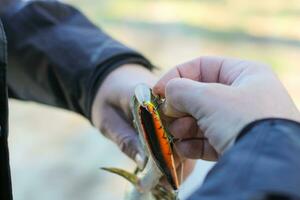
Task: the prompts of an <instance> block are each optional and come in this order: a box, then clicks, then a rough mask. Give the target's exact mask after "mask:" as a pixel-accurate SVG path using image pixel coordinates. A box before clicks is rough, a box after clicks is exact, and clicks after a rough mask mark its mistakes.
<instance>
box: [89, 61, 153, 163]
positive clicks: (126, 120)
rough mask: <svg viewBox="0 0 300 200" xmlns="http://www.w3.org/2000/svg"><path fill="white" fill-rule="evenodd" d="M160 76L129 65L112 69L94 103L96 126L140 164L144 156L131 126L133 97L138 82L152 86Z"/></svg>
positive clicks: (93, 112)
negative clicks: (131, 102)
mask: <svg viewBox="0 0 300 200" xmlns="http://www.w3.org/2000/svg"><path fill="white" fill-rule="evenodd" d="M156 80H157V78H156V77H155V76H154V75H153V73H151V72H150V71H149V70H148V69H146V68H144V67H142V66H138V65H134V64H127V65H124V66H121V67H119V68H117V69H115V70H114V71H112V72H111V73H110V74H109V75H108V76H107V77H106V78H105V80H104V82H103V83H102V84H101V87H100V88H99V90H98V93H97V95H96V97H95V99H94V103H93V106H92V121H93V124H94V125H95V127H96V128H98V129H99V130H100V131H101V133H102V134H103V135H104V136H106V137H107V138H108V139H110V140H112V141H113V142H115V143H116V144H117V145H118V146H119V148H120V149H121V150H122V151H123V152H124V153H125V154H126V155H127V156H129V157H130V158H131V159H133V160H134V161H135V162H137V163H143V162H144V161H143V160H144V158H143V157H144V155H143V151H142V149H141V147H140V146H139V142H138V137H137V132H136V130H135V129H134V127H132V113H131V110H130V100H131V97H132V96H133V94H134V90H135V87H136V85H138V84H140V83H145V84H147V85H149V86H153V85H154V83H155V82H156Z"/></svg>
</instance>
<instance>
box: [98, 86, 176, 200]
mask: <svg viewBox="0 0 300 200" xmlns="http://www.w3.org/2000/svg"><path fill="white" fill-rule="evenodd" d="M162 102H163V100H162V99H160V98H159V97H158V96H155V95H153V94H152V90H151V88H150V87H149V86H147V85H145V84H139V85H137V86H136V88H135V92H134V95H133V97H132V99H131V103H130V107H131V111H132V115H133V125H134V127H135V129H136V130H137V132H138V136H139V142H140V144H141V146H142V147H143V150H144V153H145V156H146V162H145V164H144V165H143V166H139V167H137V168H136V170H135V171H134V172H128V171H126V170H123V169H120V168H107V167H105V168H102V169H103V170H105V171H108V172H110V173H114V174H117V175H119V176H121V177H123V178H125V179H126V180H128V181H129V182H130V183H131V185H132V187H131V188H130V190H129V191H127V193H126V195H125V200H178V188H179V179H178V174H177V171H176V165H175V159H174V152H173V143H172V140H173V137H172V135H171V134H170V133H169V132H168V130H167V129H166V127H165V126H164V122H163V120H162V118H161V116H162V114H161V111H160V109H159V105H160V104H161V103H162ZM161 177H165V178H166V179H167V181H168V182H169V184H170V185H171V188H170V187H166V186H164V185H162V184H161V183H159V180H160V178H161Z"/></svg>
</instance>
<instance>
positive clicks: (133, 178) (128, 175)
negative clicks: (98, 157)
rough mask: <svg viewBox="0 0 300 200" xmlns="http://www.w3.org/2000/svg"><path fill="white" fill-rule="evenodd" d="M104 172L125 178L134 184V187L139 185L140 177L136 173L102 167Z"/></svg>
mask: <svg viewBox="0 0 300 200" xmlns="http://www.w3.org/2000/svg"><path fill="white" fill-rule="evenodd" d="M101 169H102V170H104V171H107V172H111V173H113V174H117V175H119V176H121V177H123V178H125V179H126V180H127V181H129V182H130V183H132V184H133V185H134V186H136V185H137V184H138V177H137V175H135V174H134V173H131V172H128V171H126V170H124V169H119V168H114V167H101Z"/></svg>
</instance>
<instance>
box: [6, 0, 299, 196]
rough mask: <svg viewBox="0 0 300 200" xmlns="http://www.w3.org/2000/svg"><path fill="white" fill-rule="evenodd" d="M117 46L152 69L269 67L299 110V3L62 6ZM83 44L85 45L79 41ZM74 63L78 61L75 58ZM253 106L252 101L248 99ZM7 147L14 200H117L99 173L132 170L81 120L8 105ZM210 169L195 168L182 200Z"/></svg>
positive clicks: (118, 187)
mask: <svg viewBox="0 0 300 200" xmlns="http://www.w3.org/2000/svg"><path fill="white" fill-rule="evenodd" d="M66 2H67V3H70V4H72V5H74V6H76V7H77V8H79V9H80V10H82V11H83V12H84V13H85V14H86V15H87V16H88V17H89V18H90V19H91V20H92V21H93V22H94V23H95V24H97V25H98V26H100V27H101V28H102V29H103V30H105V31H106V32H107V33H109V34H110V35H112V36H113V37H114V38H116V39H117V40H120V41H121V42H123V43H125V44H126V45H128V46H131V47H133V48H135V49H137V50H139V51H140V52H142V53H143V54H145V55H146V56H147V57H148V58H149V59H150V60H151V61H152V62H153V63H154V64H156V65H157V66H158V67H159V70H157V71H156V73H157V74H158V75H161V74H162V73H163V72H165V71H166V70H168V69H169V68H170V67H172V66H174V65H176V64H179V63H181V62H184V61H187V60H190V59H193V58H195V57H198V56H201V55H225V56H232V57H240V58H244V59H253V60H258V61H261V62H265V63H268V64H270V65H271V66H272V67H273V68H274V69H275V70H276V72H277V73H278V75H279V77H280V78H281V80H282V81H283V83H284V84H285V86H286V87H287V89H288V90H289V92H290V94H291V95H292V97H293V99H294V101H295V102H296V104H297V105H298V106H299V107H300V89H299V88H300V66H299V58H300V25H299V24H300V1H299V0H252V1H249V0H199V1H196V0H195V1H188V0H185V1H183V0H182V1H172V0H168V1H167V0H164V1H163V0H68V1H66ZM83 42H84V40H83ZM79 59H80V58H79ZM253 98H255V97H253ZM10 109H11V114H10V129H11V133H10V147H11V163H12V176H13V185H14V195H15V199H16V200H23V199H24V200H27V199H31V200H35V199H36V200H40V199H43V200H48V199H49V200H52V199H55V200H65V199H72V200H82V199H86V200H90V199H91V200H97V199H99V200H100V199H101V200H111V199H121V198H122V195H123V193H124V190H125V188H126V182H125V181H123V180H122V179H120V178H118V177H115V176H113V175H109V174H106V173H105V172H101V171H99V170H98V167H100V166H116V167H124V168H127V169H132V168H133V163H132V162H131V161H130V160H129V159H128V158H127V157H125V156H124V155H123V154H122V153H120V152H119V150H118V149H117V148H116V146H115V145H114V144H112V143H111V142H110V141H108V140H106V139H105V138H104V137H103V136H101V135H100V134H99V133H98V132H97V130H95V129H93V128H92V127H91V125H90V124H89V123H88V122H87V121H86V120H85V119H83V118H82V117H80V116H78V115H76V114H73V113H70V112H67V111H62V110H60V109H54V108H50V107H47V106H41V105H38V104H35V103H24V102H19V101H13V100H11V101H10ZM212 164H213V163H208V162H203V161H199V162H198V164H197V169H196V171H195V172H194V175H193V179H189V180H188V181H187V183H186V184H185V185H184V186H183V187H182V189H181V196H182V197H186V196H187V195H188V194H189V193H190V192H191V191H192V190H193V188H195V187H197V185H199V184H200V183H201V181H202V179H203V178H204V176H205V174H206V172H207V170H208V169H209V168H210V167H211V166H212Z"/></svg>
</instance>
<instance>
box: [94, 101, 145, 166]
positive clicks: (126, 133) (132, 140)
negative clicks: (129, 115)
mask: <svg viewBox="0 0 300 200" xmlns="http://www.w3.org/2000/svg"><path fill="white" fill-rule="evenodd" d="M102 113H105V115H103V116H101V118H100V120H101V123H100V124H101V126H100V127H99V129H100V131H101V132H102V133H103V135H104V136H106V137H107V138H109V139H110V140H112V141H113V142H115V143H116V144H117V145H118V147H119V148H120V149H121V151H122V152H124V153H125V154H126V155H127V156H129V157H130V158H131V159H133V160H134V161H135V162H136V163H137V164H138V166H139V167H142V166H143V165H144V162H145V155H144V154H143V151H142V150H141V146H140V143H139V140H138V137H137V134H136V132H135V131H134V129H133V128H132V127H131V125H130V123H129V122H128V121H126V120H125V119H124V118H123V117H122V115H121V114H120V112H119V111H118V110H116V109H115V108H113V107H111V106H105V107H104V110H103V112H102Z"/></svg>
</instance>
